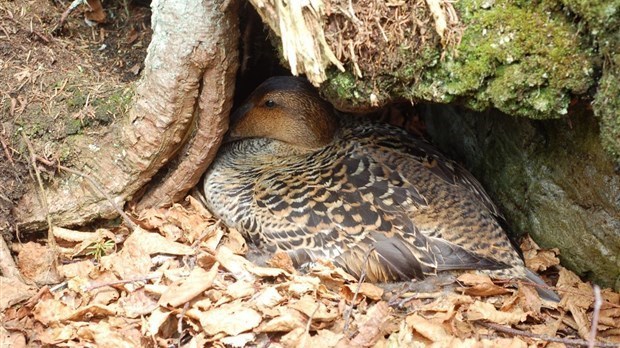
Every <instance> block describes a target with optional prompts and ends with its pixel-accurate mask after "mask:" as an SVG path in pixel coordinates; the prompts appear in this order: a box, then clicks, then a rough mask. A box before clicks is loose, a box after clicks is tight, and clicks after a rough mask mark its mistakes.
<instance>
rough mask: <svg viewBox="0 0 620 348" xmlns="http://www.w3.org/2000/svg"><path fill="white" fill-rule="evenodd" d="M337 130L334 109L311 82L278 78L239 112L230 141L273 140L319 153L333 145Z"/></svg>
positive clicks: (268, 82)
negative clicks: (315, 150)
mask: <svg viewBox="0 0 620 348" xmlns="http://www.w3.org/2000/svg"><path fill="white" fill-rule="evenodd" d="M336 128H337V122H336V119H335V116H334V111H333V107H332V105H331V104H329V103H328V102H326V101H325V100H323V99H321V97H320V96H319V94H318V92H317V91H316V90H315V89H314V87H313V86H312V85H311V84H310V83H309V82H308V81H306V80H305V79H302V78H298V77H292V76H278V77H272V78H270V79H268V80H266V81H265V82H263V83H262V84H261V85H260V86H258V88H256V90H254V92H252V94H251V95H250V96H249V97H248V99H247V100H246V101H245V102H244V103H243V104H242V105H241V106H240V107H239V108H238V109H237V110H236V111H235V113H234V114H233V115H232V116H231V119H230V129H229V133H228V138H227V139H226V140H227V141H235V140H240V139H246V138H269V139H274V140H278V141H281V142H284V143H287V144H289V145H292V146H295V147H299V148H301V149H304V148H305V149H316V148H320V147H323V146H325V145H327V144H329V143H330V142H331V141H332V139H333V137H334V134H335V132H336Z"/></svg>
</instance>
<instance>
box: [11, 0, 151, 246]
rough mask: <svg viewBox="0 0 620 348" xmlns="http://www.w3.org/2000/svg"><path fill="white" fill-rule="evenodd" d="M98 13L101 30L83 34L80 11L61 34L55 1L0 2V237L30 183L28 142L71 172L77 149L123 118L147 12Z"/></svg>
mask: <svg viewBox="0 0 620 348" xmlns="http://www.w3.org/2000/svg"><path fill="white" fill-rule="evenodd" d="M67 5H68V4H67ZM105 6H106V7H105V11H106V14H107V22H106V23H104V24H99V25H97V26H94V27H89V26H88V25H87V24H86V23H85V21H84V16H85V13H84V12H85V11H86V9H87V7H86V6H82V7H79V8H78V9H76V10H75V11H74V12H73V13H71V15H70V16H69V18H68V20H67V21H66V23H65V24H64V26H63V27H62V28H60V27H59V21H60V17H61V14H62V13H63V12H64V11H65V7H63V5H61V3H60V2H51V1H26V0H21V1H8V2H2V3H0V18H2V21H0V23H1V24H0V67H1V68H0V81H3V86H2V88H1V90H0V125H1V127H0V141H1V142H2V149H0V231H9V232H11V231H12V228H11V227H12V225H13V221H12V215H11V208H12V207H13V205H14V204H16V202H17V200H18V199H19V197H20V196H21V195H22V193H23V192H24V191H25V190H26V188H27V186H28V185H31V184H32V183H33V182H34V180H33V178H34V174H35V173H34V171H32V169H33V167H32V165H31V164H30V163H29V162H28V150H27V145H26V144H27V142H31V143H32V147H33V151H34V153H35V154H36V155H39V156H42V157H45V158H47V159H54V160H59V161H60V162H61V163H64V164H68V165H70V164H71V163H76V162H79V160H80V151H81V149H82V146H80V145H79V144H85V143H87V142H88V139H89V138H94V137H100V136H101V135H102V134H103V133H105V132H107V131H108V130H109V129H110V128H111V127H113V125H114V124H115V122H116V121H117V120H119V119H121V118H122V116H123V115H124V113H125V112H126V111H127V108H128V106H129V102H130V100H131V96H132V90H133V84H132V83H133V82H134V81H135V80H137V79H138V76H139V72H140V70H141V69H142V67H143V61H144V57H145V55H146V47H147V45H148V43H149V41H150V33H151V29H150V9H149V8H148V7H144V6H137V5H135V4H134V2H127V1H125V2H123V1H112V2H106V5H105ZM24 139H28V140H27V141H26V140H24ZM90 150H91V151H95V150H96V149H92V148H91V149H90ZM42 169H43V168H42ZM51 174H52V173H47V172H45V171H44V172H43V173H42V179H43V180H47V179H49V176H50V175H51ZM7 236H8V234H7Z"/></svg>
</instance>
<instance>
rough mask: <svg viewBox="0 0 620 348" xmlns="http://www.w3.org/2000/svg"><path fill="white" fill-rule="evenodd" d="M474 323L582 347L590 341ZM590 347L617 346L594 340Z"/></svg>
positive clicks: (505, 331)
mask: <svg viewBox="0 0 620 348" xmlns="http://www.w3.org/2000/svg"><path fill="white" fill-rule="evenodd" d="M475 323H476V324H479V325H482V326H485V327H488V328H490V329H493V330H497V331H501V332H504V333H507V334H511V335H515V336H523V337H530V338H534V339H538V340H542V341H547V342H557V343H564V344H566V345H575V346H584V347H587V346H589V344H590V342H588V341H586V340H582V339H571V338H561V337H551V336H548V335H538V334H535V333H532V332H527V331H523V330H518V329H513V328H511V327H506V326H503V325H498V324H494V323H487V322H483V321H475ZM592 347H602V348H618V345H617V344H615V343H604V342H594V345H593V346H592Z"/></svg>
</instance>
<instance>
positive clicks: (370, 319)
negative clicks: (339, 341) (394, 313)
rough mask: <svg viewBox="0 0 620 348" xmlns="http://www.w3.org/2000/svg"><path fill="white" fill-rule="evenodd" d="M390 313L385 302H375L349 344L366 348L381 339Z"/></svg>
mask: <svg viewBox="0 0 620 348" xmlns="http://www.w3.org/2000/svg"><path fill="white" fill-rule="evenodd" d="M390 312H391V310H390V307H389V306H388V304H387V302H385V301H380V302H377V304H375V305H374V306H372V307H370V309H369V310H368V313H367V314H366V315H365V316H364V317H363V318H362V320H361V323H360V324H359V329H358V334H357V335H355V336H354V337H353V338H352V339H351V341H350V344H351V345H353V346H362V347H368V346H372V345H374V344H375V343H376V342H377V341H378V340H379V339H380V338H383V335H384V334H385V333H384V329H385V325H386V324H387V322H388V321H389V319H390Z"/></svg>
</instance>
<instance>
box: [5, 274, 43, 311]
mask: <svg viewBox="0 0 620 348" xmlns="http://www.w3.org/2000/svg"><path fill="white" fill-rule="evenodd" d="M0 293H1V294H0V295H1V296H0V311H1V312H4V310H5V309H6V308H8V307H10V306H12V305H14V304H16V303H19V302H21V301H23V300H26V299H28V298H30V297H31V296H33V295H34V294H36V293H37V290H36V289H35V288H34V287H32V286H30V285H26V284H24V283H22V282H21V281H19V280H18V279H17V278H7V277H3V276H0Z"/></svg>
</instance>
